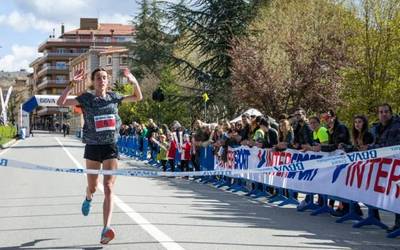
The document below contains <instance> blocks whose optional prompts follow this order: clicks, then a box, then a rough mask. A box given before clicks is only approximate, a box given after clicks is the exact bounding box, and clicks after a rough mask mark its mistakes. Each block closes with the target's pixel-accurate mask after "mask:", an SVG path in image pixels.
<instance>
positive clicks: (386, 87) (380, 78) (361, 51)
mask: <svg viewBox="0 0 400 250" xmlns="http://www.w3.org/2000/svg"><path fill="white" fill-rule="evenodd" d="M353 11H354V12H355V13H356V15H357V16H358V17H359V20H360V21H359V22H355V23H353V24H352V25H353V26H354V27H355V28H356V30H357V33H356V34H355V35H354V36H353V37H352V40H351V41H352V43H353V44H354V48H355V51H354V53H353V54H354V58H355V61H356V64H355V65H354V67H351V68H348V69H347V70H346V71H345V78H346V85H345V91H344V92H343V96H342V98H343V100H344V104H345V105H343V107H342V109H341V115H342V116H343V117H345V118H346V119H347V120H348V121H350V120H352V116H353V115H355V114H365V115H367V116H368V117H369V118H371V119H372V120H375V119H376V117H377V116H376V107H377V106H378V105H379V104H381V103H383V102H388V103H390V104H392V105H393V108H394V109H395V111H397V112H399V110H400V103H399V101H398V96H399V95H400V60H399V54H400V1H398V0H380V1H376V0H361V1H353Z"/></svg>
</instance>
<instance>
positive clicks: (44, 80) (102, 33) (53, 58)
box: [30, 18, 134, 129]
mask: <svg viewBox="0 0 400 250" xmlns="http://www.w3.org/2000/svg"><path fill="white" fill-rule="evenodd" d="M133 34H134V28H133V26H132V25H124V24H110V23H99V22H98V19H97V18H81V19H80V27H79V28H78V29H75V30H71V31H67V32H65V31H64V26H63V25H62V26H61V36H60V37H59V38H54V37H50V38H49V39H47V40H46V41H44V42H43V43H42V44H40V45H39V48H38V51H39V52H41V53H43V55H42V56H41V57H39V58H37V59H35V60H34V61H33V62H32V63H31V64H30V67H32V68H33V75H32V76H31V81H33V83H34V85H35V87H34V89H35V94H37V95H45V94H49V95H58V94H61V93H62V91H63V89H64V88H65V87H66V86H67V84H68V83H69V79H70V64H71V61H72V60H74V59H75V58H76V57H78V56H80V55H81V54H84V53H86V52H88V51H89V49H90V47H97V46H99V47H101V46H124V45H128V44H129V43H131V42H132V41H133ZM85 67H86V66H85ZM82 90H83V88H82ZM65 112H68V109H65V108H55V107H51V108H50V107H48V108H41V109H40V108H38V109H37V110H35V111H34V112H33V114H32V115H33V119H34V123H35V124H36V125H37V126H38V128H44V129H47V128H50V127H52V126H54V124H55V123H56V122H58V123H61V121H62V120H63V113H65Z"/></svg>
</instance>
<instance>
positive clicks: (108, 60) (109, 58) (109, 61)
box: [107, 56, 112, 65]
mask: <svg viewBox="0 0 400 250" xmlns="http://www.w3.org/2000/svg"><path fill="white" fill-rule="evenodd" d="M111 64H112V57H111V56H107V65H111Z"/></svg>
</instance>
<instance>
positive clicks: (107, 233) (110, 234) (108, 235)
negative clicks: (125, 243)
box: [100, 227, 115, 244]
mask: <svg viewBox="0 0 400 250" xmlns="http://www.w3.org/2000/svg"><path fill="white" fill-rule="evenodd" d="M114 237H115V232H114V229H112V228H111V227H105V228H104V229H103V231H102V232H101V239H100V243H101V244H108V242H110V241H111V240H112V239H114Z"/></svg>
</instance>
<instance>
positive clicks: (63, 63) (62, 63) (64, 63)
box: [56, 62, 67, 69]
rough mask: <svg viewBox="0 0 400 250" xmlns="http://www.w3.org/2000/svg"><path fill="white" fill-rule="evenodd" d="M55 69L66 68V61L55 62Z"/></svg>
mask: <svg viewBox="0 0 400 250" xmlns="http://www.w3.org/2000/svg"><path fill="white" fill-rule="evenodd" d="M56 69H67V63H66V62H56Z"/></svg>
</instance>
